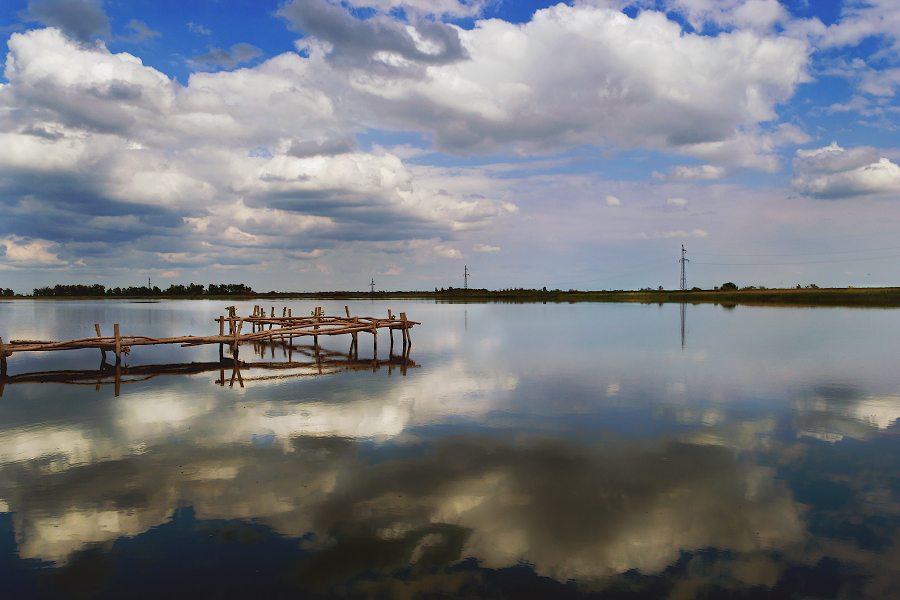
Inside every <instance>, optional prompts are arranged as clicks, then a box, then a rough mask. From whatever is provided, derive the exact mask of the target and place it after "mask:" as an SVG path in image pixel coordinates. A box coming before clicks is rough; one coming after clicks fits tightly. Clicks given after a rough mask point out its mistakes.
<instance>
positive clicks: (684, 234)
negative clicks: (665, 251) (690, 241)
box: [653, 229, 709, 239]
mask: <svg viewBox="0 0 900 600" xmlns="http://www.w3.org/2000/svg"><path fill="white" fill-rule="evenodd" d="M708 235H709V234H708V233H707V232H705V231H703V230H702V229H692V230H691V231H685V230H683V229H679V230H678V231H657V232H656V233H654V234H653V237H655V238H662V239H670V238H705V237H706V236H708Z"/></svg>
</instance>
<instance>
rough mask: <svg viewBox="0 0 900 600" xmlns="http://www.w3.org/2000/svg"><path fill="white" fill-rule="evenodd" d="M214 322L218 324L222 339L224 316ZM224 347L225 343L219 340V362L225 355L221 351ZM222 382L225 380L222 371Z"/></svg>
mask: <svg viewBox="0 0 900 600" xmlns="http://www.w3.org/2000/svg"><path fill="white" fill-rule="evenodd" d="M216 321H218V322H219V337H220V338H224V337H225V316H224V315H223V316H221V317H219V318H218V319H216ZM224 346H225V343H224V342H223V341H222V340H219V362H222V361H223V360H225V355H224V353H223V351H224V350H225V348H224ZM222 380H223V381H224V380H225V372H224V371H223V372H222Z"/></svg>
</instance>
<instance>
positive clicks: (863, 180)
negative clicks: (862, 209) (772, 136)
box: [791, 142, 900, 199]
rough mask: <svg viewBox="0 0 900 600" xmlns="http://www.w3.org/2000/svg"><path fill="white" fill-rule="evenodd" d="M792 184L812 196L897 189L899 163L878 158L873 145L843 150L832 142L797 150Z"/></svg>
mask: <svg viewBox="0 0 900 600" xmlns="http://www.w3.org/2000/svg"><path fill="white" fill-rule="evenodd" d="M791 184H792V185H793V186H794V187H795V188H796V189H797V190H799V191H800V192H801V193H803V194H805V195H808V196H813V197H815V198H829V199H837V198H849V197H853V196H862V195H869V194H883V193H897V192H900V166H898V165H897V164H895V163H893V162H891V161H890V160H889V159H887V158H884V157H879V156H878V153H877V151H876V150H875V148H872V147H869V146H861V147H857V148H851V149H849V150H845V149H844V148H841V147H840V146H838V145H837V142H832V143H831V145H829V146H825V147H824V148H817V149H814V150H798V151H797V158H795V159H794V176H793V178H792V179H791Z"/></svg>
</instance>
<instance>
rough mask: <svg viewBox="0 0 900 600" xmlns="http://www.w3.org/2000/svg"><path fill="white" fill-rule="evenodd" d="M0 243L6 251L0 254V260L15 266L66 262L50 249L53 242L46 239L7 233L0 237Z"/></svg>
mask: <svg viewBox="0 0 900 600" xmlns="http://www.w3.org/2000/svg"><path fill="white" fill-rule="evenodd" d="M0 245H2V246H5V247H6V252H5V253H3V255H2V256H0V262H5V263H8V264H11V265H13V266H16V267H56V266H61V265H65V264H66V261H64V260H60V258H59V256H57V255H56V254H55V253H54V252H52V251H51V248H52V247H53V246H54V245H55V244H54V243H53V242H50V241H48V240H37V239H28V238H23V237H20V236H17V235H8V236H6V237H4V238H0Z"/></svg>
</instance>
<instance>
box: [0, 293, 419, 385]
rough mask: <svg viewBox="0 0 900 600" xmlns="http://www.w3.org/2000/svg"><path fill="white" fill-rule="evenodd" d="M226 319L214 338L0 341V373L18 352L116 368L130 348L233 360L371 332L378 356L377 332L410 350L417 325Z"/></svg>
mask: <svg viewBox="0 0 900 600" xmlns="http://www.w3.org/2000/svg"><path fill="white" fill-rule="evenodd" d="M226 310H228V316H227V317H226V316H224V315H223V316H220V317H219V318H217V319H215V320H216V322H217V323H218V324H219V334H218V335H210V336H199V337H198V336H190V335H188V336H177V337H168V338H154V337H149V336H143V335H122V334H121V333H120V331H119V324H118V323H116V324H115V325H113V335H112V336H103V335H102V334H101V332H100V325H99V324H94V331H95V332H96V334H97V335H96V336H95V337H89V338H80V339H76V340H66V341H59V342H56V341H43V340H10V341H9V342H8V343H5V344H4V342H3V338H0V371H2V372H0V374H2V375H5V374H6V370H7V364H6V363H7V358H8V357H10V356H12V355H13V354H15V353H18V352H48V351H59V350H78V349H85V348H96V349H99V350H100V351H101V352H102V353H103V357H104V360H105V357H106V352H107V351H112V352H114V353H115V356H116V363H117V364H118V363H120V362H121V360H122V355H127V354H129V353H130V352H131V349H132V347H134V346H153V345H160V344H180V345H181V346H182V347H188V346H200V345H205V344H219V358H220V360H222V359H223V351H224V346H225V345H226V344H227V345H228V346H229V348H230V351H231V353H232V354H233V357H234V358H235V359H237V357H238V349H239V347H240V346H241V345H242V344H244V343H245V342H266V341H272V340H280V341H282V342H285V341H286V342H288V343H290V344H293V340H294V339H295V338H302V337H306V336H312V337H313V344H314V345H318V338H319V336H320V335H327V336H332V335H347V334H349V335H350V336H351V338H352V340H353V341H352V346H351V347H357V342H358V339H357V336H358V334H359V333H371V334H372V338H373V346H374V348H375V352H376V355H377V352H378V330H379V329H387V330H388V332H389V333H390V339H391V347H393V344H394V330H395V329H397V330H400V332H401V335H402V337H403V346H404V347H405V346H407V345H410V346H411V345H412V340H411V339H410V335H409V330H410V329H412V327H413V326H414V325H419V324H420V323H418V322H416V321H411V320H409V319H407V318H406V313H405V312H402V313H400V315H399V318H398V317H397V316H395V315H394V314H393V313H392V312H391V311H390V310H388V315H387V318H386V319H384V318H377V317H359V316H354V317H351V316H350V309H349V308H348V307H346V306H345V307H344V311H345V312H346V313H347V314H346V317H340V316H326V315H325V314H324V313H323V311H322V309H321V307H316V309H315V310H314V311H312V314H311V315H310V316H308V317H294V316H293V315H292V314H291V309H289V308H286V307H285V308H283V310H282V315H281V316H279V317H277V316H275V314H276V312H275V307H274V306H273V307H271V314H269V315H267V314H266V311H265V310H264V309H263V308H262V307H261V306H259V305H257V306H255V307H254V309H253V313H252V314H251V315H250V316H249V317H238V316H236V314H235V313H236V311H235V307H233V306H229V307H227V309H226ZM226 323H227V324H228V332H227V333H226V331H225V324H226ZM245 323H249V324H250V325H249V328H250V331H249V332H246V331H245V329H244V324H245Z"/></svg>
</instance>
